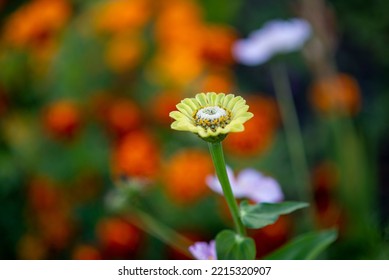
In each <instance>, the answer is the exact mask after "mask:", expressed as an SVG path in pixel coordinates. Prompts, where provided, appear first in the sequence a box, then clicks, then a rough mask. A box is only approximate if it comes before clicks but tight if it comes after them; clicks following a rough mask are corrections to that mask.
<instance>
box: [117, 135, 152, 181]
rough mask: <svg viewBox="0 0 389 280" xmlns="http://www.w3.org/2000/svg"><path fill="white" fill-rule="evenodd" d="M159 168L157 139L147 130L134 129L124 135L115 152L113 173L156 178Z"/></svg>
mask: <svg viewBox="0 0 389 280" xmlns="http://www.w3.org/2000/svg"><path fill="white" fill-rule="evenodd" d="M158 168H159V151H158V146H157V143H156V141H155V140H154V139H153V138H152V137H151V135H149V134H148V133H146V132H143V131H134V132H131V133H128V134H127V135H126V136H124V137H123V139H121V140H120V141H119V143H118V145H117V146H116V148H115V149H114V152H113V175H114V177H119V176H121V175H126V176H128V177H139V178H151V179H153V178H155V176H156V175H157V172H158Z"/></svg>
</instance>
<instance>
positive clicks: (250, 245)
mask: <svg viewBox="0 0 389 280" xmlns="http://www.w3.org/2000/svg"><path fill="white" fill-rule="evenodd" d="M216 252H217V259H218V260H253V259H255V253H256V252H255V243H254V240H253V239H252V238H249V237H245V236H242V235H239V234H237V233H236V232H234V231H232V230H223V231H222V232H220V233H219V234H218V235H217V236H216Z"/></svg>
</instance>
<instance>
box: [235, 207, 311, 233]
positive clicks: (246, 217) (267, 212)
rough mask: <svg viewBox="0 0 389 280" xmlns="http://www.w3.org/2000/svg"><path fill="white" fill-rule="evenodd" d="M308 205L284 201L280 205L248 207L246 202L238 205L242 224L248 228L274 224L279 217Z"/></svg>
mask: <svg viewBox="0 0 389 280" xmlns="http://www.w3.org/2000/svg"><path fill="white" fill-rule="evenodd" d="M307 206H308V203H305V202H295V201H285V202H281V203H260V204H256V205H249V204H248V202H247V201H243V202H242V203H241V204H240V215H241V218H242V222H243V224H244V225H245V226H246V227H248V228H263V227H265V226H268V225H271V224H273V223H275V222H276V221H277V219H278V217H279V216H280V215H284V214H288V213H291V212H293V211H295V210H297V209H301V208H304V207H307Z"/></svg>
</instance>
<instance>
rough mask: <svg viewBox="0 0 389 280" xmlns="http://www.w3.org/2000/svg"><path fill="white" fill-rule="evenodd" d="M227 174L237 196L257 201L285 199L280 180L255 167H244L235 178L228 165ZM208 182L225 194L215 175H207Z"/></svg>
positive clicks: (213, 188) (211, 187) (211, 186)
mask: <svg viewBox="0 0 389 280" xmlns="http://www.w3.org/2000/svg"><path fill="white" fill-rule="evenodd" d="M227 174H228V179H229V180H230V184H231V189H232V192H233V194H234V196H235V197H236V198H248V199H250V200H252V201H254V202H256V203H261V202H268V203H276V202H280V201H282V200H283V199H284V195H283V193H282V190H281V187H280V185H279V184H278V182H277V181H276V180H274V179H273V178H271V177H267V176H264V175H263V174H262V173H260V172H258V171H256V170H254V169H251V168H248V169H244V170H242V171H241V172H240V173H239V175H238V176H237V177H236V178H235V176H234V173H233V171H232V169H231V168H229V167H227ZM206 183H207V185H208V186H209V188H210V189H212V190H213V191H215V192H217V193H219V194H223V190H222V186H221V185H220V182H219V180H218V178H217V177H216V176H215V175H210V176H207V178H206Z"/></svg>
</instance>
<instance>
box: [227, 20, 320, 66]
mask: <svg viewBox="0 0 389 280" xmlns="http://www.w3.org/2000/svg"><path fill="white" fill-rule="evenodd" d="M311 32H312V29H311V26H310V24H309V23H308V22H307V21H306V20H303V19H297V18H295V19H291V20H286V21H283V20H272V21H269V22H268V23H266V24H265V25H264V26H263V27H262V28H261V29H259V30H256V31H254V32H252V33H250V34H249V37H248V38H247V39H242V40H238V41H237V42H236V43H235V44H234V46H233V50H232V51H233V55H234V57H235V59H236V60H237V61H238V62H240V63H242V64H245V65H249V66H250V65H259V64H262V63H265V62H266V61H268V60H269V59H270V58H272V57H273V56H274V55H276V54H278V53H288V52H292V51H296V50H298V49H300V48H301V47H302V46H303V45H304V43H305V42H306V41H307V39H308V38H309V36H310V35H311Z"/></svg>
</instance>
